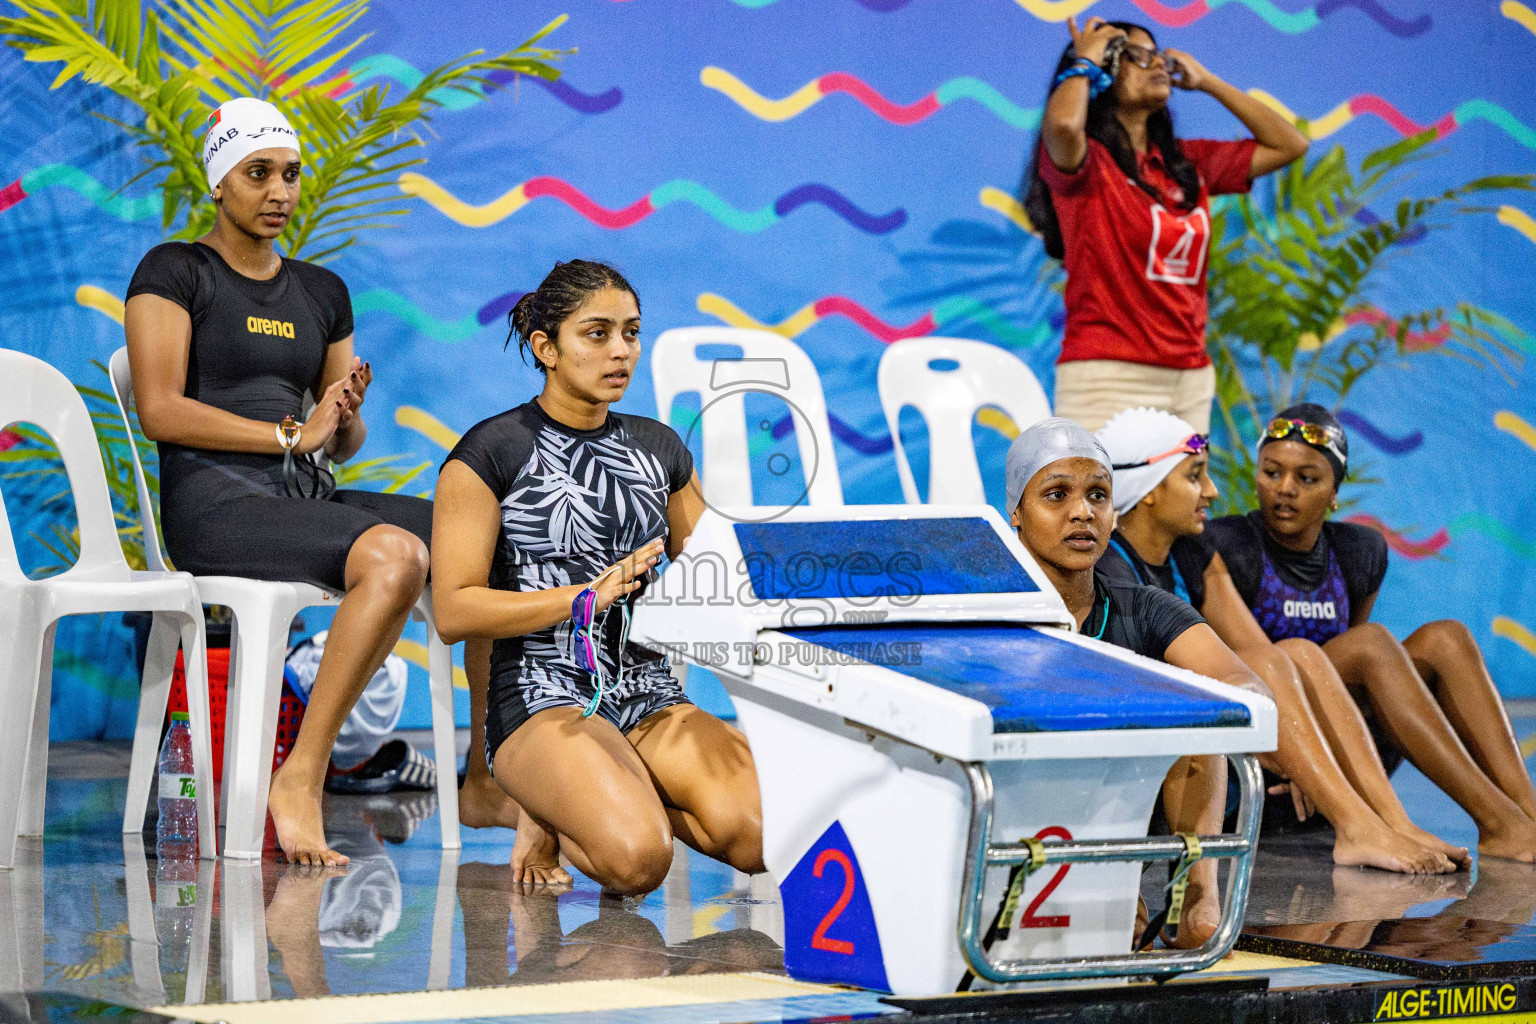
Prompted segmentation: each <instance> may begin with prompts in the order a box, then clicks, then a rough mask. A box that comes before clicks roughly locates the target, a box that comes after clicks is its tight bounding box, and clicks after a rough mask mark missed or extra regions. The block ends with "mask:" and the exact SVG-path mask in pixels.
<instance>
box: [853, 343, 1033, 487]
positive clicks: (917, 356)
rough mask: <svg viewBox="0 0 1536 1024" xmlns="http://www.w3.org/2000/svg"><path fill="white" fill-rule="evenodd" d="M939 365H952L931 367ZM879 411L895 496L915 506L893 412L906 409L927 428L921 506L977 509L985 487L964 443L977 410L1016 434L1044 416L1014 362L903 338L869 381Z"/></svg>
mask: <svg viewBox="0 0 1536 1024" xmlns="http://www.w3.org/2000/svg"><path fill="white" fill-rule="evenodd" d="M941 360H947V361H949V362H951V363H954V364H957V365H954V366H952V367H949V368H941V367H936V366H935V364H936V363H938V362H939V361H941ZM876 383H877V386H878V387H879V389H880V405H881V406H882V407H883V408H884V409H885V422H886V425H887V426H888V427H889V428H890V431H891V440H892V441H893V442H894V443H895V447H896V472H897V474H898V475H899V476H900V477H901V493H902V495H903V497H905V499H906V500H907V502H908V503H909V504H914V505H915V504H919V503H921V501H922V498H921V497H920V496H919V494H918V490H917V481H916V479H915V478H914V477H913V475H912V465H911V463H910V462H908V460H907V452H906V449H905V448H903V447H902V444H901V410H902V409H903V408H905V407H906V406H909V405H910V406H912V407H913V408H915V409H916V410H917V411H918V413H919V414H921V415H922V417H923V420H924V421H925V422H926V423H927V425H928V501H929V502H930V503H932V504H943V505H951V504H953V505H970V504H977V505H980V504H985V503H986V500H987V496H986V487H985V485H984V484H983V483H982V479H981V469H980V467H979V466H978V465H977V461H976V445H975V443H974V442H973V441H972V440H971V422H972V420H974V418H975V416H976V413H977V411H978V410H980V409H982V408H983V407H985V406H995V407H997V408H999V409H1001V410H1002V411H1003V412H1005V413H1007V414H1008V416H1009V417H1010V418H1011V419H1012V420H1013V422H1014V425H1015V426H1016V427H1018V429H1019V430H1023V429H1025V428H1026V427H1028V426H1030V425H1031V424H1033V423H1038V422H1039V421H1040V420H1043V419H1045V418H1046V417H1048V416H1050V415H1051V404H1050V402H1048V401H1046V397H1045V389H1043V388H1042V387H1040V382H1039V381H1038V380H1036V379H1035V375H1034V374H1033V373H1032V372H1030V369H1029V367H1027V366H1025V365H1024V364H1023V363H1022V362H1021V361H1020V360H1019V359H1018V358H1017V357H1016V356H1014V355H1012V354H1011V353H1009V352H1006V351H1004V350H1003V349H1000V348H998V347H997V346H996V345H989V344H987V343H986V342H981V341H968V340H966V339H963V338H909V339H907V340H905V341H898V342H895V343H893V344H892V345H890V346H888V347H887V348H886V350H885V353H884V354H883V355H882V356H881V357H880V369H879V371H878V373H877V375H876Z"/></svg>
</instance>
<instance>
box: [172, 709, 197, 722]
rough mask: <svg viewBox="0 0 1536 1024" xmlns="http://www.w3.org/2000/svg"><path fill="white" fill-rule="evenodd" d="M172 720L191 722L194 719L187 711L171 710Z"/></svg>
mask: <svg viewBox="0 0 1536 1024" xmlns="http://www.w3.org/2000/svg"><path fill="white" fill-rule="evenodd" d="M171 721H173V722H190V721H192V717H191V716H190V715H188V714H187V713H186V712H185V711H172V712H171Z"/></svg>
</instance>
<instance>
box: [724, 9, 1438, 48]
mask: <svg viewBox="0 0 1536 1024" xmlns="http://www.w3.org/2000/svg"><path fill="white" fill-rule="evenodd" d="M731 2H732V3H734V4H736V6H738V7H746V8H749V9H752V10H757V9H760V8H763V7H767V6H769V5H771V4H774V3H777V2H778V0H731ZM857 2H858V3H859V4H860V5H861V6H863V7H866V8H868V9H869V10H871V11H876V12H878V13H882V14H885V13H889V12H891V11H899V10H901V9H902V8H903V7H905V6H906V5H907V4H908V3H910V2H911V0H857ZM1014 2H1015V3H1017V4H1018V5H1019V6H1020V7H1022V8H1023V9H1024V10H1026V11H1028V12H1029V13H1030V14H1032V15H1034V16H1035V17H1036V18H1039V19H1040V20H1041V21H1049V22H1059V21H1066V20H1067V19H1068V18H1074V17H1076V16H1077V15H1079V14H1082V13H1083V12H1084V11H1086V10H1087V9H1088V8H1090V7H1092V6H1093V5H1094V4H1095V3H1097V2H1098V0H1014ZM1131 2H1132V3H1134V4H1135V5H1136V6H1137V7H1139V8H1140V9H1141V10H1142V11H1143V12H1144V13H1146V14H1147V15H1148V16H1149V17H1151V18H1153V19H1155V20H1156V21H1157V22H1158V23H1159V24H1163V25H1167V26H1169V27H1171V28H1184V27H1185V26H1187V25H1192V24H1194V23H1195V22H1197V21H1199V20H1200V19H1201V18H1204V17H1205V16H1206V15H1208V14H1210V13H1212V12H1213V11H1215V10H1217V9H1218V8H1221V7H1225V6H1227V4H1229V3H1236V4H1240V5H1241V6H1243V7H1246V8H1248V10H1250V11H1252V12H1253V13H1254V14H1257V15H1258V16H1259V17H1260V18H1262V19H1263V20H1264V23H1265V24H1266V25H1268V26H1269V27H1270V28H1272V29H1276V30H1277V31H1280V32H1284V33H1287V34H1288V35H1296V34H1298V33H1301V32H1310V31H1311V30H1312V29H1314V28H1316V27H1317V26H1318V25H1320V24H1322V20H1323V19H1324V18H1326V17H1328V16H1329V15H1330V14H1333V13H1335V12H1336V11H1340V10H1343V9H1345V8H1354V9H1355V10H1358V11H1360V12H1361V13H1363V14H1365V15H1366V16H1367V17H1368V18H1370V19H1371V20H1372V21H1374V22H1376V24H1378V25H1380V26H1381V27H1382V28H1384V29H1386V30H1387V31H1388V32H1390V33H1392V34H1393V35H1395V36H1398V37H1399V38H1405V39H1406V38H1411V37H1413V36H1418V35H1423V34H1424V33H1425V32H1428V31H1429V29H1430V27H1431V26H1432V25H1433V24H1434V22H1433V20H1432V19H1431V18H1430V17H1429V15H1427V14H1422V15H1420V16H1419V17H1417V18H1414V19H1412V20H1411V21H1405V20H1404V19H1402V18H1399V17H1397V16H1396V15H1395V14H1393V13H1392V12H1390V11H1388V10H1387V9H1386V8H1385V7H1383V6H1381V4H1379V3H1377V2H1376V0H1323V2H1322V3H1320V4H1318V5H1317V6H1316V7H1309V8H1304V9H1303V10H1300V11H1282V10H1281V9H1280V8H1278V7H1276V6H1275V5H1274V4H1272V3H1270V2H1269V0H1195V2H1194V3H1190V4H1185V5H1184V6H1183V7H1170V6H1168V5H1167V4H1163V3H1159V2H1158V0H1131Z"/></svg>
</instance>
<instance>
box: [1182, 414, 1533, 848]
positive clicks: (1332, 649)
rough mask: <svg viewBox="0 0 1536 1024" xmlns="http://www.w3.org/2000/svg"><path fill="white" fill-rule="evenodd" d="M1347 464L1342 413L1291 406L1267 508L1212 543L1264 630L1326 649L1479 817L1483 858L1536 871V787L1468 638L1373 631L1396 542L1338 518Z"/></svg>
mask: <svg viewBox="0 0 1536 1024" xmlns="http://www.w3.org/2000/svg"><path fill="white" fill-rule="evenodd" d="M1309 434H1310V435H1312V436H1310V437H1309V436H1308V435H1309ZM1348 454H1349V444H1348V440H1347V438H1346V437H1345V434H1344V428H1343V427H1342V426H1341V425H1340V424H1339V422H1338V420H1337V419H1336V418H1335V417H1334V416H1333V414H1332V413H1330V412H1328V411H1327V410H1326V409H1323V408H1322V407H1321V406H1317V405H1312V404H1310V403H1308V404H1303V405H1298V406H1293V407H1291V408H1289V409H1286V410H1285V411H1284V412H1282V413H1280V415H1279V416H1278V417H1277V418H1276V419H1275V420H1274V421H1273V422H1271V423H1270V424H1269V427H1268V429H1267V430H1266V436H1265V438H1264V440H1263V441H1261V442H1260V449H1259V464H1258V473H1257V483H1258V494H1259V511H1257V512H1251V513H1249V514H1248V515H1247V516H1229V517H1227V518H1225V519H1218V520H1216V521H1215V522H1213V523H1211V524H1210V526H1209V527H1208V528H1207V529H1208V532H1209V533H1210V535H1211V538H1212V540H1213V541H1214V543H1215V545H1216V548H1217V550H1218V551H1220V552H1221V555H1222V557H1223V559H1224V560H1225V562H1226V565H1227V569H1228V571H1229V573H1230V574H1231V577H1232V581H1233V583H1235V584H1236V586H1237V590H1238V593H1239V594H1241V595H1242V599H1243V601H1244V602H1245V603H1246V604H1247V605H1248V606H1249V607H1250V608H1251V609H1252V610H1253V613H1254V618H1255V619H1257V620H1258V623H1259V625H1260V626H1261V627H1263V629H1264V632H1265V633H1266V634H1267V635H1268V636H1269V637H1270V639H1272V640H1276V641H1279V640H1283V639H1285V638H1287V637H1305V638H1306V639H1309V640H1313V641H1315V642H1317V643H1319V644H1321V645H1322V649H1323V651H1324V653H1326V654H1327V656H1328V658H1329V660H1331V661H1332V662H1333V664H1334V665H1335V666H1336V667H1337V668H1338V671H1339V675H1340V676H1341V677H1343V680H1344V682H1345V683H1346V684H1348V686H1349V687H1350V690H1351V691H1352V692H1353V694H1354V695H1355V698H1356V700H1358V701H1360V703H1361V704H1362V705H1363V710H1365V712H1366V713H1367V715H1368V716H1369V717H1370V718H1371V719H1373V720H1374V723H1375V725H1376V726H1377V728H1378V734H1379V741H1378V742H1380V743H1381V744H1382V745H1383V747H1384V748H1390V749H1391V750H1394V751H1396V752H1398V753H1399V754H1401V755H1402V756H1406V757H1407V758H1408V759H1409V760H1410V761H1412V762H1413V763H1414V765H1415V766H1416V767H1418V769H1419V770H1420V771H1422V772H1423V773H1424V774H1425V775H1427V776H1429V778H1430V779H1431V780H1432V781H1434V783H1435V784H1436V785H1438V786H1439V787H1440V788H1441V789H1443V790H1445V791H1446V793H1448V794H1450V796H1451V797H1452V798H1453V799H1455V801H1456V802H1457V803H1459V804H1460V805H1461V806H1462V807H1463V808H1465V809H1466V811H1467V813H1468V814H1470V815H1471V816H1472V820H1473V821H1474V822H1476V823H1477V828H1478V844H1477V848H1478V852H1479V853H1481V854H1484V855H1486V856H1489V857H1504V858H1508V859H1511V860H1518V861H1524V862H1527V863H1529V862H1531V861H1533V860H1536V787H1533V786H1532V784H1531V777H1530V775H1529V773H1527V772H1526V770H1525V764H1524V762H1523V759H1522V758H1521V756H1520V748H1519V745H1518V744H1517V743H1516V742H1515V734H1514V729H1513V728H1512V727H1511V725H1510V722H1509V717H1508V715H1507V714H1505V711H1504V703H1503V701H1502V700H1501V699H1500V698H1499V692H1498V689H1497V688H1496V687H1495V686H1494V684H1493V680H1492V679H1491V678H1489V676H1488V669H1487V668H1486V667H1485V665H1484V664H1483V656H1482V652H1481V651H1479V650H1478V647H1477V643H1476V641H1475V640H1473V638H1472V635H1471V633H1470V632H1468V630H1467V628H1466V627H1465V626H1464V625H1462V624H1461V623H1460V622H1455V621H1451V620H1443V621H1440V622H1431V623H1429V624H1428V625H1425V626H1421V627H1419V628H1418V629H1417V630H1415V631H1414V632H1413V633H1412V634H1411V635H1410V636H1409V637H1408V638H1407V639H1406V640H1404V641H1403V642H1402V643H1399V642H1398V641H1397V639H1396V638H1394V637H1393V636H1392V634H1391V633H1389V632H1388V631H1387V630H1386V628H1385V627H1383V626H1381V625H1380V624H1378V623H1374V622H1371V621H1370V616H1371V608H1372V606H1374V605H1375V603H1376V597H1377V594H1378V593H1379V592H1380V589H1381V583H1382V580H1383V578H1384V577H1385V576H1386V568H1387V549H1386V542H1385V541H1384V540H1383V539H1382V537H1381V535H1380V534H1379V533H1377V532H1376V531H1375V530H1372V529H1369V528H1368V527H1364V526H1357V525H1355V524H1353V523H1336V522H1331V521H1329V519H1328V513H1329V511H1330V509H1331V508H1334V507H1336V501H1335V499H1336V498H1337V496H1338V490H1339V484H1340V482H1342V481H1343V479H1344V474H1345V471H1346V469H1347V459H1348ZM1386 752H1387V751H1386V749H1384V750H1383V753H1384V755H1385V754H1386Z"/></svg>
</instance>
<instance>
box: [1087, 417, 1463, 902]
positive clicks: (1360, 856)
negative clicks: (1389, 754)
mask: <svg viewBox="0 0 1536 1024" xmlns="http://www.w3.org/2000/svg"><path fill="white" fill-rule="evenodd" d="M1094 436H1096V437H1097V438H1098V439H1099V441H1100V442H1101V443H1103V445H1104V447H1105V450H1107V451H1108V452H1109V455H1110V458H1111V459H1113V460H1114V463H1115V506H1116V508H1117V509H1119V522H1118V524H1117V526H1116V529H1115V532H1114V534H1113V535H1112V536H1111V537H1110V542H1109V551H1108V552H1106V553H1105V555H1104V558H1103V559H1102V560H1100V562H1099V572H1100V573H1102V574H1104V575H1106V576H1112V577H1114V578H1117V579H1121V580H1123V581H1124V582H1127V583H1132V584H1144V585H1147V586H1155V587H1158V588H1159V589H1161V590H1164V591H1166V592H1168V593H1172V594H1175V596H1177V597H1179V598H1181V599H1182V600H1185V601H1188V602H1189V603H1190V604H1191V605H1193V606H1194V607H1195V608H1196V609H1197V610H1198V611H1199V612H1200V614H1201V615H1202V616H1204V617H1205V620H1206V621H1207V622H1209V623H1210V625H1211V628H1212V629H1214V630H1215V631H1216V635H1217V636H1219V637H1221V639H1222V641H1223V642H1224V643H1226V644H1227V645H1228V646H1229V647H1231V648H1232V650H1233V652H1234V653H1236V654H1237V656H1238V657H1240V658H1242V659H1243V662H1244V663H1245V664H1246V665H1247V666H1248V667H1249V668H1251V669H1253V671H1254V672H1256V673H1257V674H1258V675H1259V677H1260V678H1261V679H1263V680H1264V682H1265V684H1266V685H1268V687H1269V689H1270V692H1271V693H1272V694H1274V697H1275V703H1276V705H1277V706H1278V708H1279V710H1280V733H1279V740H1280V745H1279V748H1278V750H1276V751H1275V753H1274V754H1272V755H1266V758H1265V759H1266V760H1267V761H1268V763H1267V764H1266V765H1265V767H1266V768H1267V769H1272V770H1273V771H1274V772H1276V773H1277V774H1279V775H1280V776H1282V777H1283V778H1284V779H1288V780H1290V785H1288V786H1285V787H1283V788H1284V789H1286V790H1289V796H1290V799H1285V798H1284V793H1282V792H1280V787H1276V788H1275V789H1273V790H1272V793H1271V796H1272V799H1271V803H1272V804H1274V805H1276V806H1275V807H1274V808H1273V810H1275V811H1278V812H1280V814H1279V815H1277V816H1276V817H1275V818H1272V817H1271V816H1270V815H1268V814H1267V815H1266V819H1267V820H1266V827H1267V828H1271V829H1273V828H1274V827H1275V825H1276V824H1278V825H1280V826H1281V827H1282V828H1283V827H1284V826H1285V824H1286V818H1287V817H1288V816H1289V814H1290V807H1288V806H1280V805H1282V804H1289V803H1294V804H1295V806H1296V818H1297V819H1302V818H1304V817H1305V815H1306V813H1307V811H1308V805H1313V806H1316V807H1317V808H1319V809H1321V810H1322V812H1323V814H1324V815H1325V816H1326V817H1327V819H1328V821H1329V822H1330V823H1332V824H1333V826H1334V830H1335V832H1336V833H1337V837H1336V840H1335V843H1334V849H1333V857H1334V863H1336V864H1344V865H1354V866H1368V867H1376V868H1382V869H1384V870H1387V871H1401V872H1405V873H1421V872H1426V871H1429V872H1445V871H1449V870H1450V869H1451V867H1452V863H1451V862H1452V861H1456V862H1468V863H1469V866H1470V858H1469V857H1468V854H1467V851H1466V849H1465V848H1463V847H1453V846H1451V845H1449V844H1448V843H1445V842H1442V841H1441V840H1440V839H1438V838H1436V837H1435V836H1433V835H1431V834H1430V833H1428V832H1425V831H1424V830H1423V829H1420V828H1418V827H1417V826H1415V825H1414V824H1413V822H1412V821H1411V820H1410V819H1409V817H1408V812H1407V811H1406V810H1405V809H1404V808H1403V805H1402V803H1401V802H1400V801H1399V800H1398V799H1397V794H1396V793H1395V792H1393V790H1392V783H1391V782H1390V781H1389V780H1388V778H1387V773H1386V771H1385V770H1384V768H1383V766H1382V763H1381V758H1380V756H1379V755H1378V754H1377V751H1376V746H1375V744H1374V742H1373V741H1372V739H1371V734H1370V730H1369V729H1368V728H1367V727H1366V723H1365V721H1364V719H1363V718H1362V717H1361V714H1360V710H1359V708H1358V707H1356V705H1355V702H1354V701H1353V700H1352V699H1351V698H1350V696H1349V691H1348V690H1347V689H1346V688H1345V686H1344V683H1343V681H1342V680H1340V679H1339V676H1338V672H1337V671H1336V670H1335V669H1334V668H1333V665H1332V663H1330V662H1329V661H1328V658H1327V656H1326V655H1325V654H1323V652H1322V651H1321V650H1320V649H1319V648H1318V647H1317V645H1316V644H1314V643H1312V642H1311V641H1309V640H1304V639H1300V638H1293V639H1289V640H1282V641H1280V643H1279V644H1276V643H1273V642H1271V641H1270V639H1269V638H1268V637H1267V636H1265V635H1264V632H1263V630H1261V629H1260V628H1259V625H1258V623H1257V622H1255V621H1254V618H1253V613H1252V612H1251V611H1250V610H1249V608H1248V606H1247V605H1246V604H1245V603H1244V602H1243V599H1242V598H1241V597H1240V596H1239V595H1238V593H1237V589H1236V588H1235V587H1234V586H1233V585H1232V579H1231V577H1230V576H1228V574H1227V568H1226V564H1225V562H1224V561H1223V560H1222V557H1221V555H1219V554H1217V553H1215V551H1214V550H1213V549H1212V548H1211V547H1210V546H1209V545H1208V544H1207V543H1205V542H1204V540H1203V538H1202V537H1201V534H1202V533H1203V532H1204V531H1205V519H1206V514H1205V513H1206V509H1207V508H1208V507H1209V506H1210V503H1211V502H1212V501H1214V500H1215V499H1216V498H1217V496H1218V495H1217V491H1216V485H1215V484H1213V483H1212V482H1211V478H1210V475H1209V473H1207V472H1206V467H1207V463H1208V461H1209V458H1210V454H1209V452H1208V451H1207V450H1206V445H1205V441H1204V438H1203V437H1201V436H1200V435H1198V434H1197V433H1196V432H1195V430H1194V428H1193V427H1191V426H1190V425H1189V424H1188V423H1186V422H1184V421H1183V420H1181V419H1179V418H1178V417H1176V416H1174V415H1172V414H1171V413H1166V412H1162V411H1160V410H1156V409H1148V408H1139V409H1129V410H1127V411H1125V412H1122V413H1120V414H1119V415H1117V416H1115V417H1114V418H1113V419H1111V420H1110V421H1109V422H1108V423H1107V424H1105V426H1104V428H1103V429H1101V430H1100V431H1098V433H1097V434H1095V435H1094ZM1293 658H1294V659H1295V660H1294V661H1293ZM1319 662H1320V663H1321V664H1318V663H1319ZM1303 665H1304V666H1306V668H1307V672H1306V673H1305V674H1303V673H1302V672H1301V671H1300V668H1301V666H1303ZM1277 781H1278V780H1277ZM1280 815H1283V816H1280ZM1276 819H1278V820H1276Z"/></svg>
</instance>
